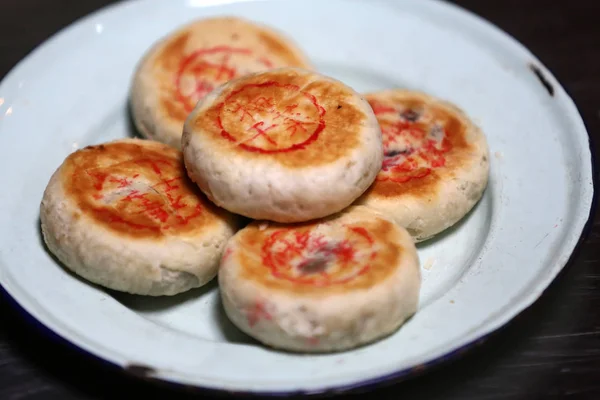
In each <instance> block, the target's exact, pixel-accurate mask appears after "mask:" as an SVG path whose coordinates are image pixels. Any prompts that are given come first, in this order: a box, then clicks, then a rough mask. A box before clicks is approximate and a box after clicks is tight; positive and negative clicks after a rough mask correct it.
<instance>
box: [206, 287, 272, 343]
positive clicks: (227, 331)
mask: <svg viewBox="0 0 600 400" xmlns="http://www.w3.org/2000/svg"><path fill="white" fill-rule="evenodd" d="M212 311H213V320H214V321H215V322H216V324H217V326H218V327H219V330H220V331H221V333H222V334H223V337H224V338H225V340H226V341H227V342H230V343H237V344H245V345H252V346H261V347H262V345H261V344H260V343H259V342H258V341H257V340H255V339H253V338H252V337H250V336H248V335H246V334H245V333H244V332H242V331H241V330H240V329H239V328H238V327H237V326H235V325H234V324H233V322H231V320H230V319H229V317H227V314H226V313H225V309H224V308H223V302H222V301H221V297H220V296H217V300H216V301H215V302H214V306H213V310H212Z"/></svg>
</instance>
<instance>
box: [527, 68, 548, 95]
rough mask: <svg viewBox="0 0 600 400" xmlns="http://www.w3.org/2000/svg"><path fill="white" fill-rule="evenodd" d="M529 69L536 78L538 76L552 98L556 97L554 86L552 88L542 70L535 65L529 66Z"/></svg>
mask: <svg viewBox="0 0 600 400" xmlns="http://www.w3.org/2000/svg"><path fill="white" fill-rule="evenodd" d="M529 69H531V70H532V71H533V73H534V74H535V76H537V78H538V79H539V80H540V82H541V83H542V86H544V88H545V89H546V90H547V91H548V94H550V96H554V86H552V84H551V83H550V82H549V81H548V79H546V77H545V76H544V73H543V72H542V70H540V68H539V67H537V66H536V65H534V64H529Z"/></svg>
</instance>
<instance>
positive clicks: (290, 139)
mask: <svg viewBox="0 0 600 400" xmlns="http://www.w3.org/2000/svg"><path fill="white" fill-rule="evenodd" d="M182 149H183V156H184V161H185V165H186V168H187V170H188V174H189V175H190V177H191V178H192V180H193V181H195V182H196V183H197V184H198V186H199V187H200V188H201V189H202V191H203V192H204V193H205V194H206V195H207V196H208V198H209V199H211V200H212V201H213V202H214V203H215V204H217V205H218V206H220V207H223V208H225V209H227V210H229V211H231V212H234V213H236V214H241V215H244V216H246V217H248V218H253V219H266V220H271V221H276V222H301V221H306V220H310V219H315V218H321V217H324V216H327V215H329V214H332V213H335V212H338V211H340V210H342V209H343V208H345V207H347V206H349V205H350V204H352V202H353V201H355V200H356V199H357V198H358V197H359V196H360V195H361V194H362V193H364V191H365V190H366V189H367V188H368V187H369V186H370V185H371V183H373V180H374V179H375V177H376V176H377V173H378V171H379V170H380V168H381V162H382V159H383V158H382V157H383V145H382V139H381V131H380V129H379V124H378V123H377V118H376V117H375V114H374V113H373V110H372V109H371V107H370V106H369V103H368V102H367V101H366V100H364V99H363V98H362V97H361V96H360V95H359V94H358V93H356V92H355V91H354V90H353V89H351V88H349V87H348V86H346V85H344V84H343V83H341V82H339V81H337V80H334V79H332V78H329V77H326V76H323V75H320V74H318V73H315V72H311V71H308V70H303V69H299V68H280V69H274V70H271V71H267V72H262V73H256V74H251V75H247V76H245V77H242V78H238V79H234V80H232V81H230V82H228V83H226V84H224V85H222V86H221V87H220V88H219V89H217V90H215V91H213V92H212V93H210V94H209V95H208V96H206V97H205V98H204V99H203V100H202V101H200V102H199V103H198V105H197V107H196V108H195V109H194V111H193V112H192V113H191V114H190V116H189V118H188V119H187V121H186V123H185V125H184V133H183V137H182Z"/></svg>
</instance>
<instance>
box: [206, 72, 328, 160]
mask: <svg viewBox="0 0 600 400" xmlns="http://www.w3.org/2000/svg"><path fill="white" fill-rule="evenodd" d="M265 88H271V89H272V88H277V96H278V97H281V98H283V99H286V98H292V99H294V102H293V103H291V104H287V105H281V104H279V103H280V102H279V101H277V100H276V99H275V98H273V97H269V92H266V91H264V89H265ZM265 93H266V94H265ZM217 108H218V116H217V121H216V122H217V125H218V127H219V129H221V136H223V137H224V138H226V139H227V140H229V141H231V142H234V143H237V144H238V145H239V146H240V147H241V148H243V149H244V150H248V151H253V152H260V153H282V152H289V151H294V150H300V149H304V148H306V146H308V145H309V144H310V143H312V142H314V141H315V140H317V138H318V137H319V134H320V133H321V132H322V131H323V129H325V120H324V115H325V109H324V108H323V107H322V106H321V105H320V104H319V102H318V101H317V99H316V98H315V96H313V95H312V94H310V93H308V92H304V91H301V90H300V88H299V87H298V86H296V85H291V84H282V83H278V82H273V81H271V82H265V83H260V84H248V85H245V86H243V87H241V88H240V89H237V90H235V91H233V92H232V93H231V94H229V96H227V98H226V99H225V100H224V101H223V102H222V103H221V104H219V105H218V106H217Z"/></svg>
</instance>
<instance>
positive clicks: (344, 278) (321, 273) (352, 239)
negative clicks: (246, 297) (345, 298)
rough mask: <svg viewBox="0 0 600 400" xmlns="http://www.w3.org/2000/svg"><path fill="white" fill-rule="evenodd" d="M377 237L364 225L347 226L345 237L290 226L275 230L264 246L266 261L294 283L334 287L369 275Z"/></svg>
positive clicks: (283, 277)
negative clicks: (333, 236) (334, 237)
mask: <svg viewBox="0 0 600 400" xmlns="http://www.w3.org/2000/svg"><path fill="white" fill-rule="evenodd" d="M372 244H373V238H372V237H371V235H370V234H369V232H368V231H367V230H366V229H364V228H361V227H346V235H345V236H344V239H343V240H332V239H328V238H326V237H325V236H323V235H321V234H318V233H315V232H311V231H304V232H298V231H293V230H288V229H282V230H278V231H276V232H274V233H272V234H271V235H270V236H269V237H268V238H267V239H266V240H265V243H264V245H263V247H262V261H263V264H264V265H265V266H267V267H268V268H269V269H270V270H271V274H272V275H273V276H274V277H276V278H279V279H285V280H288V281H291V282H294V283H298V284H304V285H313V286H331V285H339V284H345V283H348V282H350V281H352V280H353V279H355V278H357V277H359V276H361V275H363V274H365V273H366V272H367V271H368V270H369V268H370V266H369V262H370V261H372V260H373V258H375V256H376V254H377V253H376V251H375V250H373V249H372Z"/></svg>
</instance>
